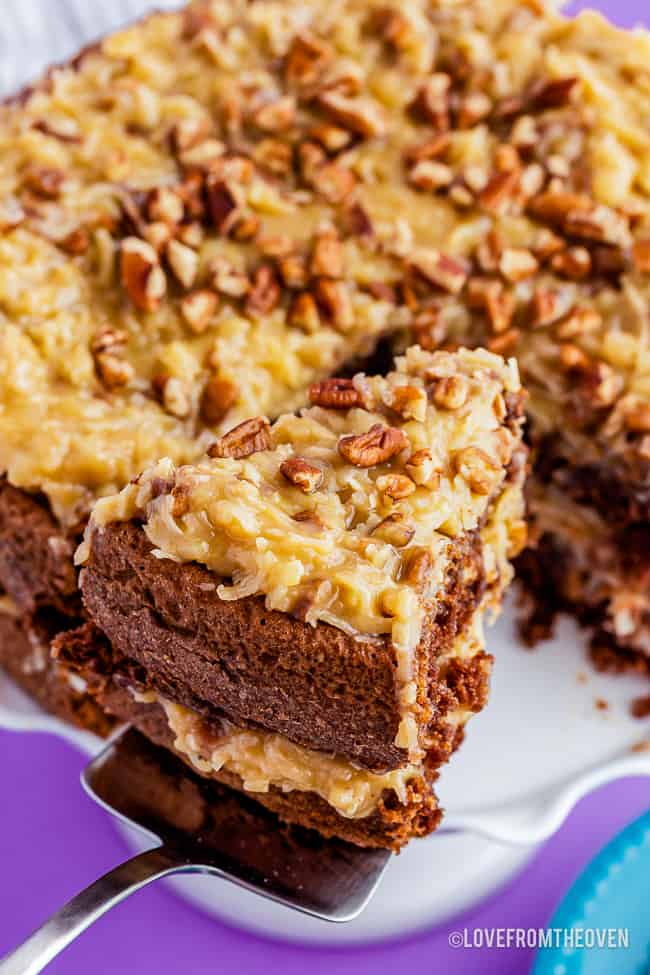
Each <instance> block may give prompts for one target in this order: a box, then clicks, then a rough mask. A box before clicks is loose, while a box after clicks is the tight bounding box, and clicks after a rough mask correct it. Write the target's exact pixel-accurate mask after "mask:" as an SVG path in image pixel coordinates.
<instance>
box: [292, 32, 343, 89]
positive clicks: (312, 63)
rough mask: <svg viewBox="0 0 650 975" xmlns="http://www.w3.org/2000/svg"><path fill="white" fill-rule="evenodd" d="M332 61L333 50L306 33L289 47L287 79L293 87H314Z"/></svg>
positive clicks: (295, 39) (299, 36)
mask: <svg viewBox="0 0 650 975" xmlns="http://www.w3.org/2000/svg"><path fill="white" fill-rule="evenodd" d="M331 60H332V50H331V48H330V47H329V46H328V45H327V44H325V43H323V41H321V40H319V39H318V38H317V37H315V36H314V35H313V34H310V33H308V32H307V31H304V32H303V33H301V34H297V35H296V36H295V37H294V38H293V40H292V41H291V45H290V46H289V51H288V53H287V57H286V61H285V68H284V70H285V76H286V79H287V81H288V82H289V84H292V85H301V86H302V85H313V84H314V83H315V82H317V81H318V79H319V78H320V76H321V75H322V73H323V71H324V70H325V68H326V67H327V65H328V64H329V63H330V62H331Z"/></svg>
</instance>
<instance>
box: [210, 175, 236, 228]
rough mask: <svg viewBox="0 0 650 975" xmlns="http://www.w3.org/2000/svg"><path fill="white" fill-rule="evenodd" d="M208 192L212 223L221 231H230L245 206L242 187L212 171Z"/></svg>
mask: <svg viewBox="0 0 650 975" xmlns="http://www.w3.org/2000/svg"><path fill="white" fill-rule="evenodd" d="M206 194H207V200H208V209H209V212H210V216H211V218H212V223H213V224H214V226H215V227H216V229H217V230H218V231H219V233H221V234H227V233H229V231H230V230H232V228H233V226H234V225H235V223H236V222H237V220H238V219H239V217H240V216H241V212H242V208H243V206H244V197H243V193H242V191H241V189H240V187H239V186H237V185H236V184H235V183H230V182H228V181H226V180H224V179H221V178H220V177H219V176H217V175H216V174H213V173H211V174H210V175H209V176H208V178H207V181H206Z"/></svg>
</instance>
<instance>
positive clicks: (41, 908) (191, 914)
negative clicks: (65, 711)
mask: <svg viewBox="0 0 650 975" xmlns="http://www.w3.org/2000/svg"><path fill="white" fill-rule="evenodd" d="M646 2H647V0H618V2H615V0H600V2H594V3H592V4H587V3H574V4H571V5H570V9H571V10H578V9H581V8H583V7H586V6H589V5H591V6H597V7H599V9H601V10H602V11H603V12H605V13H607V14H609V16H610V17H611V18H612V19H614V20H616V21H617V22H618V23H620V24H621V25H622V26H633V25H634V24H635V23H637V22H639V21H642V20H644V19H645V20H646V21H647V17H648V15H647V7H646ZM644 14H645V17H644ZM82 765H83V759H82V757H81V756H80V755H79V754H78V753H77V752H76V751H75V750H74V749H72V748H70V747H69V746H67V745H65V744H63V743H62V742H60V741H58V740H57V739H54V738H51V737H46V736H43V735H18V734H13V733H10V732H0V774H1V776H2V782H3V788H2V790H1V792H0V826H1V828H0V957H1V956H2V955H3V954H4V953H5V952H6V951H8V950H9V949H10V948H11V947H13V946H14V945H15V944H16V943H17V942H18V941H20V940H21V939H23V938H24V937H26V936H27V935H28V934H29V933H30V932H31V931H32V929H33V928H34V927H36V926H37V925H38V924H39V923H40V922H41V921H42V920H44V919H45V918H46V917H47V916H48V915H49V914H51V913H52V912H53V911H54V910H56V909H57V908H58V907H59V906H60V905H61V904H62V903H63V902H64V901H66V900H67V899H68V898H69V897H71V896H72V895H73V894H74V893H76V892H77V891H78V890H79V889H80V888H81V887H83V886H85V885H86V884H87V883H89V882H90V881H92V880H93V879H95V877H97V876H99V875H100V874H101V873H103V872H104V871H105V870H108V869H110V868H111V867H113V866H115V865H116V864H117V863H118V862H119V861H120V860H121V859H123V858H124V857H125V856H126V855H127V853H128V851H127V850H126V847H125V845H124V843H123V842H122V841H121V839H120V837H119V836H118V835H117V834H116V832H115V830H114V828H113V825H112V823H111V821H110V818H109V817H108V816H107V815H106V814H105V813H103V812H102V811H101V810H100V809H98V808H97V807H96V806H95V805H94V804H93V803H92V802H91V801H90V800H89V799H87V798H86V797H85V795H84V794H83V793H82V791H81V788H80V787H79V784H78V781H79V772H80V770H81V768H82ZM648 807H650V782H648V780H647V779H646V780H640V779H636V780H634V779H630V780H627V781H622V782H618V783H613V784H610V785H608V786H606V787H605V788H603V789H601V790H599V791H598V792H597V793H595V794H593V795H592V796H590V797H589V798H587V799H585V800H583V801H582V802H581V803H580V804H579V805H578V806H577V808H576V809H575V810H574V811H573V813H572V814H571V816H570V817H569V819H568V820H567V822H566V823H565V824H564V826H563V827H562V829H561V830H560V831H559V832H558V833H557V834H556V835H555V836H554V837H553V838H552V839H551V840H550V841H549V842H548V843H547V844H546V845H545V846H544V847H543V849H542V850H541V852H540V853H539V854H538V856H537V857H536V858H535V860H534V861H533V862H532V864H531V865H530V866H529V867H528V868H527V869H526V870H525V871H524V872H523V873H522V874H521V875H520V876H519V877H518V878H517V879H516V880H515V881H514V882H513V883H511V884H510V885H509V886H508V887H507V888H506V889H505V890H503V891H502V892H501V893H499V894H497V895H496V896H494V897H493V898H491V900H489V901H488V902H486V903H485V904H484V905H482V906H481V907H480V908H479V909H477V910H475V911H473V912H472V913H471V914H469V915H466V916H465V917H463V918H461V919H460V920H459V921H455V922H452V924H451V925H446V926H445V927H443V928H438V929H436V930H432V931H429V932H426V933H423V934H421V935H419V936H418V937H413V938H409V939H405V940H403V941H401V942H393V943H390V944H387V945H384V946H379V947H375V948H345V949H343V948H341V949H321V948H318V949H317V948H307V947H305V948H301V947H295V946H292V945H286V944H281V943H279V942H272V941H268V940H265V939H262V938H256V937H253V936H252V935H248V934H244V933H242V932H239V931H237V930H235V929H233V928H229V927H226V926H225V925H222V924H219V923H218V922H217V921H215V920H212V919H210V918H207V917H205V916H204V915H202V914H200V913H199V912H197V911H195V910H194V909H193V908H191V907H189V906H188V905H186V904H185V903H184V902H182V901H181V900H179V899H178V898H176V897H175V896H174V895H173V894H171V893H169V892H168V891H167V890H166V889H165V888H164V887H162V886H160V885H157V886H153V887H151V888H149V889H148V890H145V891H143V892H141V893H140V894H138V895H136V896H135V897H133V898H131V899H130V900H128V901H127V902H126V903H125V904H123V905H122V906H121V907H118V908H116V909H115V910H114V911H112V912H111V913H110V914H109V915H107V916H106V917H105V918H103V919H102V920H101V921H99V922H98V923H97V924H96V925H95V926H94V927H93V928H91V929H90V931H88V932H87V933H86V934H85V935H84V936H83V937H82V938H81V939H80V940H79V941H78V942H77V943H76V944H75V945H73V946H72V947H71V948H69V949H68V950H67V951H66V952H65V953H64V955H63V956H62V957H61V958H60V959H59V960H58V961H56V962H55V963H54V964H53V966H52V968H51V971H52V972H56V973H57V975H87V973H88V972H92V973H93V975H103V973H107V975H108V973H111V975H112V973H115V972H125V973H131V972H138V975H154V973H155V975H167V973H170V975H171V973H176V972H178V971H183V972H187V973H189V975H195V973H203V972H209V971H210V972H211V971H215V972H218V971H228V970H230V968H231V966H235V970H236V971H237V970H239V971H242V972H245V973H246V975H257V973H262V972H265V973H272V972H274V971H277V972H280V971H282V973H283V975H294V973H295V975H303V973H304V971H305V970H306V969H307V970H309V971H310V972H311V973H320V972H336V973H337V975H370V973H372V975H375V973H376V972H377V970H379V971H380V972H383V971H389V972H390V971H397V970H401V971H407V970H412V971H421V972H424V973H429V972H434V971H440V972H454V973H457V975H478V973H484V972H487V971H498V972H499V973H500V975H514V973H523V972H527V971H528V970H529V968H530V964H531V961H532V954H531V953H530V952H528V951H517V950H510V951H505V950H502V951H498V950H496V949H493V950H489V949H483V950H481V951H475V950H456V951H454V950H453V949H451V948H449V947H448V944H447V937H448V933H449V931H451V930H453V929H454V928H458V927H464V926H467V927H468V928H474V927H493V926H494V927H506V926H519V927H539V926H540V925H543V924H544V923H545V922H546V921H547V920H548V919H549V918H550V916H551V914H552V912H553V910H554V908H555V906H556V905H557V903H558V902H559V900H560V899H561V897H562V896H563V894H564V893H565V891H566V890H567V888H568V887H569V885H570V884H571V882H572V881H573V879H574V878H575V877H576V876H577V874H578V873H579V872H580V870H581V869H582V868H583V867H584V866H585V864H586V863H587V862H588V861H589V860H590V859H591V858H592V856H593V855H594V854H595V853H596V851H597V850H598V849H599V848H600V847H601V846H602V845H603V844H604V843H605V842H606V841H607V840H609V839H610V838H611V837H612V836H613V835H614V834H615V833H616V832H618V831H619V830H620V829H621V828H622V827H623V826H624V825H625V824H626V823H628V822H629V821H630V820H632V819H633V818H635V817H636V816H638V815H640V814H641V813H642V812H644V811H645V810H646V809H647V808H648ZM404 894H405V892H404V891H400V892H399V895H400V896H404Z"/></svg>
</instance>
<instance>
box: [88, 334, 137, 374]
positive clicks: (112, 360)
mask: <svg viewBox="0 0 650 975" xmlns="http://www.w3.org/2000/svg"><path fill="white" fill-rule="evenodd" d="M127 342H128V335H127V333H126V332H124V331H121V330H119V329H114V328H112V327H111V326H106V327H105V328H101V329H100V330H99V331H98V332H97V333H96V334H95V336H94V338H93V340H92V343H91V347H90V350H91V353H92V356H93V360H94V363H95V370H96V372H97V375H98V376H99V378H100V379H101V381H102V383H103V384H104V386H106V388H107V389H115V388H117V387H119V386H126V385H127V383H129V382H130V381H131V380H132V379H133V376H134V371H133V367H132V366H131V364H130V363H129V362H127V361H126V360H125V359H124V352H125V349H126V344H127Z"/></svg>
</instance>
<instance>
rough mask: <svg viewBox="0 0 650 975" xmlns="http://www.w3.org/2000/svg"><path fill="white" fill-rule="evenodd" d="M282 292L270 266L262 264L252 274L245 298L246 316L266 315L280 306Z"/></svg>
mask: <svg viewBox="0 0 650 975" xmlns="http://www.w3.org/2000/svg"><path fill="white" fill-rule="evenodd" d="M281 297H282V291H281V289H280V285H279V283H278V279H277V275H276V273H275V271H274V270H273V268H272V267H271V265H270V264H262V265H261V266H260V267H258V268H257V270H256V271H255V273H254V274H253V280H252V283H251V289H250V291H249V292H248V296H247V298H246V314H248V315H254V316H259V315H268V314H269V313H270V312H272V311H273V309H274V308H277V306H278V305H279V304H280V298H281Z"/></svg>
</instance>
